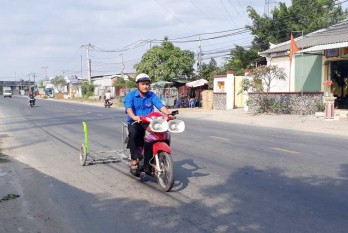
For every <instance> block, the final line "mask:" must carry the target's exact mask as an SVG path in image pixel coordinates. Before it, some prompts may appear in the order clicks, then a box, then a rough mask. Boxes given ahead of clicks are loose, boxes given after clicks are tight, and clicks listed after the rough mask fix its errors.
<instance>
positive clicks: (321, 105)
mask: <svg viewBox="0 0 348 233" xmlns="http://www.w3.org/2000/svg"><path fill="white" fill-rule="evenodd" d="M315 106H316V108H317V109H318V111H319V112H323V111H325V103H324V102H323V101H318V102H316V103H315Z"/></svg>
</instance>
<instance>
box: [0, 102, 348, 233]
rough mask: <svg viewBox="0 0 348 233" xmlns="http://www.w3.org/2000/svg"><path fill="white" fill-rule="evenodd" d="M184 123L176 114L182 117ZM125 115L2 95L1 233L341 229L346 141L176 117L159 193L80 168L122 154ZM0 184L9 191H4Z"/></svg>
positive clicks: (117, 174) (346, 215) (148, 183)
mask: <svg viewBox="0 0 348 233" xmlns="http://www.w3.org/2000/svg"><path fill="white" fill-rule="evenodd" d="M178 118H179V119H180V116H178ZM124 119H125V114H124V112H123V111H120V110H115V109H105V108H103V107H97V106H89V105H82V104H74V103H64V102H57V101H51V100H38V101H37V106H35V107H33V108H30V107H29V106H28V105H27V102H26V99H24V98H21V97H14V98H12V99H9V98H6V99H3V98H0V135H2V136H1V137H0V139H2V141H3V143H2V147H3V151H4V153H6V154H8V155H9V158H10V160H12V162H9V163H0V174H2V175H1V176H0V194H1V195H4V194H6V193H8V192H17V193H19V194H20V195H21V197H20V198H17V199H15V200H11V201H6V202H1V203H0V206H1V207H0V232H17V231H18V232H103V233H104V232H125V233H127V232H209V233H210V232H221V233H227V232H265V233H272V232H274V233H280V232H301V233H302V232H342V233H343V232H347V229H348V221H347V219H348V212H347V209H348V201H347V196H348V185H347V184H348V158H347V149H348V145H347V143H346V142H347V139H348V137H335V136H328V135H321V134H317V133H316V134H312V133H305V132H297V131H287V130H283V129H274V128H273V129H272V128H265V127H255V126H248V125H238V124H230V123H223V122H213V121H204V120H201V119H195V118H193V117H187V118H186V117H185V118H181V119H183V120H185V122H186V131H185V132H184V133H181V134H173V135H172V149H173V158H174V161H175V175H176V181H175V185H174V187H173V190H172V192H170V193H163V192H161V191H160V189H159V188H158V186H157V184H156V182H155V180H153V179H150V178H148V179H145V180H142V181H139V180H138V179H136V178H134V177H132V176H131V175H130V174H129V172H128V169H127V168H126V167H125V166H124V165H122V164H119V163H117V164H115V163H109V164H97V165H92V166H85V167H82V166H80V165H79V158H78V155H79V147H80V144H81V143H83V140H84V135H83V129H82V124H81V122H82V121H86V122H87V125H88V128H89V139H90V143H89V144H90V150H91V156H93V157H96V158H98V157H100V156H103V154H101V153H100V151H110V150H115V149H121V148H122V143H121V121H122V120H124ZM4 187H5V188H4Z"/></svg>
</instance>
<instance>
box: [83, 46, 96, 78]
mask: <svg viewBox="0 0 348 233" xmlns="http://www.w3.org/2000/svg"><path fill="white" fill-rule="evenodd" d="M81 47H84V48H86V50H87V70H88V83H91V76H92V68H91V64H92V63H91V59H90V50H91V49H93V48H94V46H93V45H91V44H88V45H82V46H81Z"/></svg>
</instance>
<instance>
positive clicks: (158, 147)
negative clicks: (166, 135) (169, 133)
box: [152, 142, 172, 155]
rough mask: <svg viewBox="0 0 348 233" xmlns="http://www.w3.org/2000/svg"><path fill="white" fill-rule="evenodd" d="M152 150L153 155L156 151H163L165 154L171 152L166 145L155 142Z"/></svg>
mask: <svg viewBox="0 0 348 233" xmlns="http://www.w3.org/2000/svg"><path fill="white" fill-rule="evenodd" d="M152 150H153V154H154V155H155V154H157V153H158V151H164V152H167V153H171V152H172V150H171V149H170V147H169V146H168V144H167V143H165V142H156V143H154V144H153V146H152Z"/></svg>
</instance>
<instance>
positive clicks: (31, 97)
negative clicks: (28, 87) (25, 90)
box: [28, 91, 36, 105]
mask: <svg viewBox="0 0 348 233" xmlns="http://www.w3.org/2000/svg"><path fill="white" fill-rule="evenodd" d="M28 97H29V104H30V101H33V105H35V101H36V99H35V94H34V92H32V91H30V92H29V95H28Z"/></svg>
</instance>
